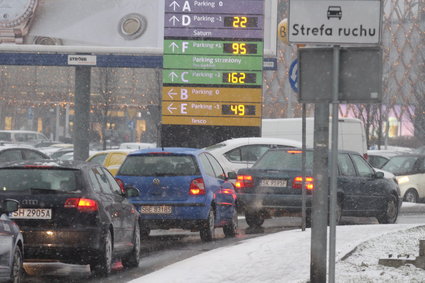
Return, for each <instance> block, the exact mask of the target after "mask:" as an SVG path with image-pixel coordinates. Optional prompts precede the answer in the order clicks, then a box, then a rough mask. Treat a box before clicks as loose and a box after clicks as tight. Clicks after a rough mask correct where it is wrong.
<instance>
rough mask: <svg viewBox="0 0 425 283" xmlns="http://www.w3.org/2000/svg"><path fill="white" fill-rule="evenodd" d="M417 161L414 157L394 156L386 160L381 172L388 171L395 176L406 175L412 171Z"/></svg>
mask: <svg viewBox="0 0 425 283" xmlns="http://www.w3.org/2000/svg"><path fill="white" fill-rule="evenodd" d="M417 160H418V157H416V156H395V157H393V158H391V159H390V160H388V162H387V163H386V164H385V165H384V166H383V167H382V170H385V171H390V172H391V173H393V174H395V175H402V174H408V173H411V172H412V171H413V167H414V165H415V163H416V161H417Z"/></svg>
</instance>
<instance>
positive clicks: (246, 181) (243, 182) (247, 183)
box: [235, 175, 254, 189]
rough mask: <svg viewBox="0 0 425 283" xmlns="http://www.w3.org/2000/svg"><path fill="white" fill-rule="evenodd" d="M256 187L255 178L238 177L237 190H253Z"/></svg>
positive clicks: (247, 176)
mask: <svg viewBox="0 0 425 283" xmlns="http://www.w3.org/2000/svg"><path fill="white" fill-rule="evenodd" d="M253 186H254V178H252V176H250V175H238V177H237V178H236V183H235V187H236V188H237V189H243V188H251V187H253Z"/></svg>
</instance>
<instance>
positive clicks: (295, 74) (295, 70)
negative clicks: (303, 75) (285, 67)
mask: <svg viewBox="0 0 425 283" xmlns="http://www.w3.org/2000/svg"><path fill="white" fill-rule="evenodd" d="M291 79H292V80H293V81H294V82H295V83H296V82H297V80H298V77H297V69H295V68H294V71H293V72H292V74H291Z"/></svg>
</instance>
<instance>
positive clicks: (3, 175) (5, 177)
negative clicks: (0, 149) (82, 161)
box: [0, 168, 79, 192]
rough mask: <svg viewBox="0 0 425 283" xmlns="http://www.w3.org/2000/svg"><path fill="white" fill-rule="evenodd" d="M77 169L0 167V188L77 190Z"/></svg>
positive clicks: (13, 189)
mask: <svg viewBox="0 0 425 283" xmlns="http://www.w3.org/2000/svg"><path fill="white" fill-rule="evenodd" d="M77 175H78V170H62V169H40V168H37V169H27V168H25V169H0V188H1V190H2V191H3V192H7V191H27V190H46V191H47V190H51V191H69V192H75V191H77V190H79V188H78V186H77Z"/></svg>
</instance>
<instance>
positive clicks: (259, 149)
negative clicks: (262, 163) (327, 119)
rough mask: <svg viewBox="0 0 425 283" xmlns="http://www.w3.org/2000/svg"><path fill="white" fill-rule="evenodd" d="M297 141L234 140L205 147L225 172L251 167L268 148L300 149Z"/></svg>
mask: <svg viewBox="0 0 425 283" xmlns="http://www.w3.org/2000/svg"><path fill="white" fill-rule="evenodd" d="M301 146H302V144H301V143H300V142H298V141H294V140H290V139H281V138H257V137H251V138H235V139H229V140H225V141H222V142H220V143H217V144H214V145H211V146H208V147H206V148H205V149H206V150H207V151H208V152H210V153H211V154H212V155H213V156H214V157H215V158H216V159H217V160H218V162H220V164H221V165H222V166H223V168H224V170H225V171H226V172H231V171H234V172H237V171H238V170H239V169H241V168H249V167H251V166H252V165H253V164H254V163H255V161H257V160H258V158H260V157H261V155H263V154H264V152H266V151H267V150H268V149H270V148H278V147H301Z"/></svg>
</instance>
